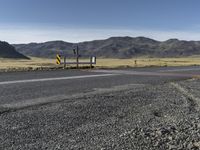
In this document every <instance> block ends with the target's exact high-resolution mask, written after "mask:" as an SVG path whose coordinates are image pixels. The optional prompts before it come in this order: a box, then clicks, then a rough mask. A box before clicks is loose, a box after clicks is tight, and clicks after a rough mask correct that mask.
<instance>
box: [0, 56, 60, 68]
mask: <svg viewBox="0 0 200 150" xmlns="http://www.w3.org/2000/svg"><path fill="white" fill-rule="evenodd" d="M52 66H56V64H55V59H43V58H33V57H32V58H31V60H23V59H4V58H0V69H12V68H15V69H16V68H28V67H29V68H30V67H31V68H38V67H52Z"/></svg>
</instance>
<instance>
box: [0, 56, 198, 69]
mask: <svg viewBox="0 0 200 150" xmlns="http://www.w3.org/2000/svg"><path fill="white" fill-rule="evenodd" d="M135 60H136V62H135ZM70 61H73V60H70ZM74 61H75V60H74ZM80 61H86V60H85V59H83V60H80ZM55 62H56V61H55V59H44V58H34V57H32V58H31V60H16V59H15V60H13V59H2V58H0V69H12V68H15V69H20V68H30V67H31V68H38V67H56V66H58V65H56V64H55ZM189 65H200V56H192V57H185V58H148V57H146V58H145V57H139V58H132V59H103V58H101V59H97V64H96V66H97V67H104V68H116V67H120V66H124V67H126V66H129V67H147V66H189Z"/></svg>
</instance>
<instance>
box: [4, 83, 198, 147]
mask: <svg viewBox="0 0 200 150" xmlns="http://www.w3.org/2000/svg"><path fill="white" fill-rule="evenodd" d="M174 84H178V85H179V86H180V87H181V88H183V89H185V90H186V91H187V92H188V93H189V94H191V95H192V96H193V97H195V98H196V99H194V100H193V99H191V96H187V94H188V93H187V94H184V93H182V90H180V89H179V88H177V86H174ZM132 86H133V87H132V88H130V87H129V89H126V90H125V89H123V90H117V91H116V90H114V91H112V90H110V91H109V92H105V93H101V94H98V93H96V94H92V93H90V94H88V95H85V96H82V97H77V98H72V99H66V100H65V101H62V102H58V103H51V104H46V105H41V106H33V107H29V108H24V109H20V110H16V111H13V112H8V113H2V114H1V115H0V149H10V150H11V149H50V150H51V149H52V150H53V149H87V150H89V149H95V150H98V149H99V150H103V149H119V150H121V149H141V150H142V149H149V150H150V149H158V150H159V149H163V150H165V149H200V114H199V109H197V108H198V107H199V106H198V105H197V103H198V102H196V100H198V98H199V97H200V95H199V92H198V91H199V88H200V80H187V81H179V82H176V83H165V84H162V85H159V84H158V85H145V86H139V85H138V86H137V85H132Z"/></svg>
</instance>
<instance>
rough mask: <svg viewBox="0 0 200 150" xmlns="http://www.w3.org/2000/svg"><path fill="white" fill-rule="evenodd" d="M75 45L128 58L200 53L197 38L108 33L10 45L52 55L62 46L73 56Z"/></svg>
mask: <svg viewBox="0 0 200 150" xmlns="http://www.w3.org/2000/svg"><path fill="white" fill-rule="evenodd" d="M74 45H78V46H79V49H80V53H81V55H84V56H89V55H95V56H97V57H108V58H131V57H134V56H157V57H178V56H189V55H197V54H200V41H182V40H178V39H170V40H167V41H164V42H160V41H156V40H153V39H150V38H146V37H136V38H133V37H111V38H109V39H105V40H95V41H88V42H81V43H68V42H64V41H51V42H45V43H30V44H16V45H13V46H14V47H15V48H16V50H17V51H19V52H20V53H22V54H24V55H27V56H35V57H55V55H56V53H59V51H60V50H62V52H63V53H65V54H66V55H67V56H69V57H71V56H73V51H72V49H73V47H74Z"/></svg>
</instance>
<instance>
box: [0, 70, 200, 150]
mask: <svg viewBox="0 0 200 150" xmlns="http://www.w3.org/2000/svg"><path fill="white" fill-rule="evenodd" d="M199 76H200V67H198V66H196V67H195V66H194V67H163V68H137V69H115V70H109V69H106V70H57V71H35V72H17V73H0V122H1V123H0V134H1V136H0V143H1V144H0V145H1V146H0V148H3V149H20V148H21V149H103V148H104V149H122V148H125V149H126V148H128V149H130V148H134V147H135V149H138V148H139V147H140V148H141V147H142V145H137V143H136V144H135V145H134V144H133V143H132V144H131V142H130V139H127V142H128V145H127V146H128V147H126V146H125V145H126V144H125V143H126V139H121V138H122V137H126V136H127V134H125V133H124V131H125V130H129V129H130V128H131V126H132V128H133V127H134V130H136V127H135V126H136V124H133V122H135V123H136V122H138V120H141V118H140V115H141V116H143V115H144V112H145V111H144V109H138V107H141V108H143V104H145V107H146V105H150V104H154V106H156V108H155V110H156V111H155V112H154V113H153V114H154V116H162V112H161V113H160V111H159V110H160V109H161V108H162V107H161V106H162V104H166V107H169V106H167V105H168V103H166V102H167V101H170V102H171V101H172V100H173V99H174V102H173V104H174V103H180V101H183V100H182V99H181V97H183V96H184V93H186V94H185V95H187V96H185V97H188V95H190V94H187V92H185V91H184V90H183V89H182V88H179V84H178V85H176V83H180V85H181V84H182V86H183V87H184V86H187V84H184V82H185V81H187V80H188V79H193V78H199ZM171 83H173V84H174V85H172V86H173V88H175V89H179V91H181V92H183V93H182V94H180V93H179V94H178V92H177V93H176V92H174V91H175V89H173V88H172V87H171V85H169V84H171ZM193 84H194V83H191V86H193ZM195 84H196V82H195ZM195 86H196V88H195V89H198V88H199V86H198V85H195ZM169 87H170V88H169ZM186 89H187V88H186ZM188 89H191V87H190V88H188ZM195 89H193V92H194V91H195ZM165 90H166V91H165ZM194 93H195V92H194ZM170 94H172V96H171V97H170ZM177 95H178V96H177ZM196 96H198V90H197V91H196ZM176 97H178V98H176ZM194 97H195V96H194V95H192V98H191V97H190V96H189V98H191V99H194V100H196V99H198V98H196V97H195V98H194ZM157 99H160V100H159V101H155V100H157ZM147 100H149V101H147ZM164 100H165V101H164ZM196 103H197V102H194V105H195V107H194V106H193V105H192V106H191V107H189V108H188V109H193V108H195V109H196V107H198V104H196ZM129 104H130V106H131V107H130V106H129ZM145 107H144V108H145ZM133 108H134V109H133ZM137 109H138V110H137ZM165 109H166V108H164V109H163V110H165ZM170 109H171V108H170ZM176 109H177V108H176ZM122 110H123V111H122ZM125 110H126V111H125ZM136 110H137V111H138V112H137V111H136ZM157 110H158V112H157ZM178 110H185V107H184V109H183V108H182V106H181V108H178V109H177V110H176V111H177V112H176V111H175V110H172V111H171V112H168V111H169V109H166V112H167V114H168V115H169V114H171V113H172V112H173V113H177V115H176V117H179V114H180V116H181V113H180V111H178ZM121 111H122V112H121ZM135 111H136V112H135ZM187 111H188V110H187ZM196 111H198V109H196ZM139 112H140V113H139ZM147 112H148V111H147ZM150 112H152V111H150ZM131 113H133V115H130V114H131ZM149 114H151V113H149ZM149 114H148V115H149ZM182 114H183V113H182ZM148 115H147V114H145V115H144V116H145V117H144V116H143V121H144V122H143V121H139V122H140V123H141V122H142V123H143V124H145V123H147V122H146V121H147V120H149V118H151V117H149V116H148ZM151 115H152V114H151ZM133 116H136V117H135V118H133ZM123 118H126V119H127V120H126V121H128V120H129V121H130V122H129V121H128V122H124V123H123V121H124V120H123ZM138 118H139V119H138ZM120 119H122V120H123V121H122V120H121V121H122V122H120V121H119V120H120ZM118 121H119V122H118ZM159 121H161V122H162V121H163V120H162V119H161V120H159ZM165 121H166V120H165ZM157 122H158V121H157ZM101 123H102V124H101ZM162 123H163V122H162ZM109 124H112V126H113V125H114V124H115V127H114V128H113V129H112V128H111V127H109ZM101 126H102V127H103V126H106V129H102V128H101ZM148 127H149V126H148ZM95 128H96V129H97V130H96V129H95ZM149 128H150V127H149ZM130 130H131V133H132V130H133V129H130ZM152 130H153V129H152ZM89 132H90V133H89ZM122 132H123V133H124V135H123V134H122ZM134 132H138V131H134ZM109 133H110V135H109ZM141 133H142V132H141ZM115 134H116V135H115ZM117 134H119V136H117ZM54 136H55V137H54ZM116 136H117V137H116ZM119 137H120V138H119ZM126 138H128V137H126ZM140 138H141V137H140ZM143 138H144V137H143ZM106 140H107V141H106ZM134 140H135V141H137V140H138V139H137V138H136V139H134ZM124 142H125V143H124ZM197 142H198V141H197ZM98 143H99V144H98ZM117 143H121V145H118V144H117ZM151 146H152V145H149V147H151ZM161 146H163V147H158V149H160V148H161V149H162V148H163V149H166V147H165V146H166V145H161ZM149 147H148V146H147V147H146V148H149ZM146 148H142V149H146Z"/></svg>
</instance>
